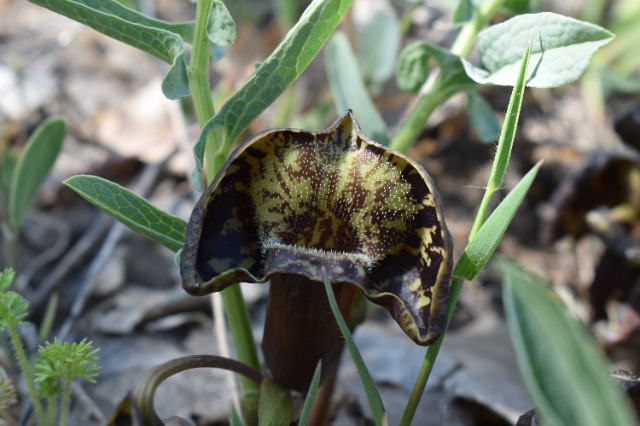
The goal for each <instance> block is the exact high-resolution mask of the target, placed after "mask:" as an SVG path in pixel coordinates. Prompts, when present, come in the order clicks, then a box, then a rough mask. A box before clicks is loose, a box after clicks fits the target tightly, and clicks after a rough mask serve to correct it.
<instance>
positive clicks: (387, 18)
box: [356, 4, 402, 93]
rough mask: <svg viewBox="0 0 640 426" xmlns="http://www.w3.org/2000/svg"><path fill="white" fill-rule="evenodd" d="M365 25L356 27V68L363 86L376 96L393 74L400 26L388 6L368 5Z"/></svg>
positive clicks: (363, 23) (399, 41) (393, 12)
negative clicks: (363, 82)
mask: <svg viewBox="0 0 640 426" xmlns="http://www.w3.org/2000/svg"><path fill="white" fill-rule="evenodd" d="M370 7H371V11H370V12H369V15H370V16H368V17H367V20H366V22H362V24H361V25H357V26H356V30H357V32H356V35H357V43H356V45H357V46H358V65H359V69H360V72H361V75H362V78H363V79H364V81H365V82H366V83H367V86H368V87H369V88H370V89H371V90H372V91H374V93H378V92H379V91H380V90H381V89H382V85H383V84H384V82H385V81H387V80H388V79H389V78H390V77H391V75H392V74H393V71H394V68H395V63H396V58H397V56H398V51H399V50H400V43H401V34H402V31H401V30H400V23H399V22H398V17H397V16H396V13H395V11H394V10H393V9H392V8H389V7H376V6H375V5H374V4H372V5H371V6H370Z"/></svg>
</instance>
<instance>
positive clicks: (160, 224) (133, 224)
mask: <svg viewBox="0 0 640 426" xmlns="http://www.w3.org/2000/svg"><path fill="white" fill-rule="evenodd" d="M64 184H65V185H67V186H69V187H70V188H71V189H73V190H74V191H75V192H77V193H78V194H79V195H80V196H81V197H82V198H84V199H85V200H87V201H89V202H90V203H91V204H93V205H94V206H96V207H98V208H99V209H100V210H102V211H103V212H105V213H107V214H108V215H109V216H111V217H113V218H114V219H116V220H118V221H120V222H122V223H123V224H124V225H126V226H128V227H129V228H131V229H133V230H134V231H136V232H137V233H139V234H141V235H144V236H145V237H148V238H150V239H152V240H153V241H155V242H157V243H159V244H162V245H163V246H165V247H167V248H168V249H169V250H172V251H177V250H179V249H181V248H182V246H183V245H184V234H185V229H186V226H187V224H186V222H185V221H184V220H182V219H180V218H178V217H175V216H172V215H170V214H168V213H166V212H163V211H162V210H160V209H158V208H156V207H154V206H153V205H152V204H151V203H149V202H148V201H147V200H145V199H144V198H142V197H139V196H138V195H136V194H134V193H133V192H131V191H129V190H128V189H126V188H123V187H122V186H120V185H118V184H116V183H113V182H110V181H108V180H106V179H102V178H100V177H97V176H86V175H80V176H72V177H70V178H69V179H67V180H66V181H64Z"/></svg>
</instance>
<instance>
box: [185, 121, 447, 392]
mask: <svg viewBox="0 0 640 426" xmlns="http://www.w3.org/2000/svg"><path fill="white" fill-rule="evenodd" d="M451 253H452V242H451V236H450V235H449V232H448V230H447V228H446V225H445V223H444V219H443V216H442V210H441V206H440V201H439V196H438V193H437V191H436V188H435V186H434V184H433V182H432V181H431V178H430V177H429V175H428V174H427V173H426V171H425V170H424V169H423V168H422V167H421V166H419V165H418V164H416V163H415V162H413V161H412V160H410V159H409V158H407V157H405V156H403V155H401V154H399V153H397V152H394V151H392V150H390V149H388V148H386V147H384V146H382V145H379V144H376V143H374V142H372V141H370V140H368V139H367V138H366V137H365V136H364V135H363V134H362V133H361V132H360V129H359V128H358V125H357V123H356V122H355V121H354V119H353V116H352V114H351V112H349V113H347V114H346V115H345V116H344V117H342V118H340V119H338V120H337V121H336V122H335V123H334V124H333V125H332V126H331V127H330V128H329V129H327V130H326V131H324V132H317V133H314V132H308V131H303V130H293V129H280V130H270V131H266V132H263V133H260V134H258V135H256V136H255V137H253V138H251V139H250V140H248V141H247V142H245V143H244V144H242V145H241V146H240V147H238V148H237V149H236V150H235V151H234V152H233V153H232V154H231V156H230V158H229V160H228V161H227V163H226V164H225V166H224V167H223V168H222V170H220V172H219V173H218V175H217V176H216V178H215V180H214V181H213V182H212V183H211V185H210V186H209V188H207V190H206V191H205V192H204V194H203V195H202V197H201V198H200V200H199V201H198V203H197V204H196V207H195V209H194V210H193V213H192V215H191V219H190V220H189V225H188V227H187V241H186V243H185V246H184V250H183V251H182V255H181V266H180V269H181V276H182V281H183V287H184V288H185V290H186V291H187V292H188V293H190V294H194V295H204V294H209V293H212V292H217V291H220V290H223V289H224V288H226V287H228V286H230V285H232V284H234V283H238V282H252V283H263V282H266V281H270V290H269V301H268V305H267V316H266V323H265V330H264V337H263V344H262V348H263V351H264V355H265V361H266V363H267V366H268V367H269V370H270V371H271V374H272V375H273V377H274V378H275V379H276V380H277V381H279V382H280V383H281V384H282V385H284V386H287V387H289V388H290V389H295V390H299V391H303V392H304V391H306V389H307V388H308V385H309V382H310V380H311V377H312V375H313V371H314V369H315V367H316V365H317V363H318V360H320V359H322V365H323V370H322V376H323V377H324V376H326V375H327V374H328V373H329V372H331V371H332V370H333V369H335V366H336V365H337V362H338V359H339V355H340V352H341V350H342V337H341V335H340V331H339V329H338V328H337V324H336V323H335V319H334V318H333V316H332V314H331V311H330V309H329V306H328V302H327V297H326V294H325V292H324V287H323V285H322V283H323V282H324V280H325V278H327V279H328V280H329V281H330V282H331V283H332V286H333V289H334V291H335V293H336V297H337V300H338V302H339V305H340V309H341V312H342V313H343V315H344V316H345V319H347V321H349V318H350V315H351V307H352V305H353V304H354V301H355V300H357V296H358V295H357V293H358V291H359V290H358V289H360V290H361V291H362V292H363V293H364V295H365V296H366V297H367V298H368V299H369V300H371V301H372V302H374V303H377V304H378V305H381V306H383V307H384V308H386V309H387V310H388V311H389V312H390V313H391V316H392V317H393V318H394V319H395V320H396V322H397V323H398V324H399V325H400V327H402V329H403V330H404V331H405V333H406V334H407V335H409V337H411V338H412V339H413V340H414V341H415V342H416V343H418V344H420V345H427V344H430V343H432V342H433V341H434V340H436V339H437V338H438V336H439V335H440V334H441V332H442V331H443V329H444V327H445V324H446V310H447V300H448V297H449V286H450V274H451V264H452V258H451ZM325 271H326V272H325ZM323 274H325V275H326V276H323Z"/></svg>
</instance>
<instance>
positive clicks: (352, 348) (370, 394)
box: [322, 266, 387, 426]
mask: <svg viewBox="0 0 640 426" xmlns="http://www.w3.org/2000/svg"><path fill="white" fill-rule="evenodd" d="M322 275H323V277H324V288H325V290H326V292H327V298H328V299H329V306H331V311H332V312H333V316H334V317H335V319H336V322H337V323H338V327H340V331H341V332H342V336H343V337H344V340H345V343H346V345H347V348H348V349H349V353H351V358H352V359H353V362H354V364H355V365H356V368H357V369H358V374H359V375H360V380H362V385H363V386H364V391H365V393H366V394H367V399H368V401H369V407H370V408H371V414H373V420H374V422H375V424H376V426H386V425H387V415H386V413H385V410H384V405H383V404H382V399H381V398H380V394H379V393H378V390H377V389H376V385H375V383H374V382H373V378H371V374H370V373H369V370H368V369H367V366H366V365H365V363H364V360H363V359H362V355H360V351H359V350H358V347H357V346H356V343H355V342H354V341H353V337H352V336H351V332H350V331H349V327H348V326H347V323H346V322H345V320H344V318H343V317H342V313H341V312H340V309H339V308H338V302H337V301H336V295H335V294H334V293H333V288H332V287H331V283H330V282H329V280H328V278H327V272H326V270H325V269H324V266H323V267H322Z"/></svg>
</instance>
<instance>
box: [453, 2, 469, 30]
mask: <svg viewBox="0 0 640 426" xmlns="http://www.w3.org/2000/svg"><path fill="white" fill-rule="evenodd" d="M451 15H452V16H451V21H452V22H453V23H454V24H456V25H461V24H464V23H466V22H469V21H470V20H471V18H472V17H473V2H472V1H471V0H457V1H456V4H455V6H454V8H453V13H452V14H451Z"/></svg>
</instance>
